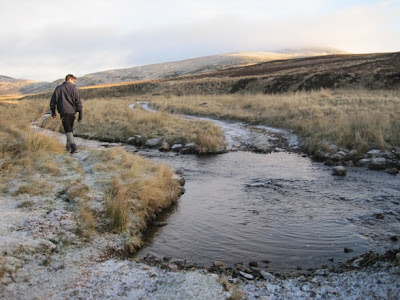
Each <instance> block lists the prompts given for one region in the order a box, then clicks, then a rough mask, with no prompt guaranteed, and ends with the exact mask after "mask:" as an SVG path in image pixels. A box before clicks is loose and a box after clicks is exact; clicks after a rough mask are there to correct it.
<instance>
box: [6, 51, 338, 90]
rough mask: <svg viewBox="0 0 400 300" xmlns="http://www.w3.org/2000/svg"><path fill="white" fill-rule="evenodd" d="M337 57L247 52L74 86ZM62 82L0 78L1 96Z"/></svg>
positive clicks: (86, 79)
mask: <svg viewBox="0 0 400 300" xmlns="http://www.w3.org/2000/svg"><path fill="white" fill-rule="evenodd" d="M338 53H343V51H340V50H336V49H329V48H310V49H288V50H283V51H281V52H262V51H249V52H237V53H228V54H222V55H212V56H205V57H199V58H192V59H186V60H181V61H174V62H165V63H158V64H152V65H145V66H140V67H133V68H126V69H115V70H108V71H102V72H96V73H91V74H88V75H85V76H83V77H80V78H79V80H78V82H77V85H78V87H86V86H95V85H104V84H113V83H123V82H131V81H142V80H156V79H165V78H176V77H179V76H184V75H196V74H207V73H210V72H215V71H219V70H224V69H228V68H234V67H242V66H249V65H254V64H258V63H260V62H267V61H273V60H287V59H291V58H298V57H311V56H320V55H329V54H338ZM62 81H63V79H57V80H55V81H53V82H51V83H49V82H38V81H32V80H19V79H14V78H11V77H7V76H0V95H4V94H35V93H41V92H46V91H51V90H53V89H54V88H55V87H56V86H57V85H58V84H59V83H61V82H62Z"/></svg>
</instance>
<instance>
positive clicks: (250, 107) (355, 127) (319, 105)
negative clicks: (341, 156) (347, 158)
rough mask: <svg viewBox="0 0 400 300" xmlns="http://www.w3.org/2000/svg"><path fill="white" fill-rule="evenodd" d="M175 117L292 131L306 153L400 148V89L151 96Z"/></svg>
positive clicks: (153, 101) (157, 104)
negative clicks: (204, 117)
mask: <svg viewBox="0 0 400 300" xmlns="http://www.w3.org/2000/svg"><path fill="white" fill-rule="evenodd" d="M151 100H152V103H153V104H154V105H155V106H156V107H157V108H159V109H161V110H166V111H169V112H172V113H185V114H194V115H207V116H213V117H215V118H221V119H232V120H240V121H244V122H248V123H252V124H264V125H268V126H273V127H278V128H284V129H290V130H293V132H294V133H296V134H298V135H299V136H300V137H301V138H303V139H304V140H305V141H306V143H307V147H308V151H310V152H313V151H316V150H319V149H322V150H327V148H328V146H329V144H331V143H334V144H336V145H338V146H339V147H343V148H347V149H355V150H358V151H360V152H361V153H363V152H365V151H368V150H370V149H373V148H378V149H381V150H384V149H389V148H391V147H400V118H399V115H400V91H398V90H396V91H367V90H334V91H331V90H320V91H315V92H298V93H288V94H276V95H264V94H262V95H261V94H258V95H250V94H243V95H218V96H205V95H193V96H182V97H168V98H165V97H153V98H152V99H151Z"/></svg>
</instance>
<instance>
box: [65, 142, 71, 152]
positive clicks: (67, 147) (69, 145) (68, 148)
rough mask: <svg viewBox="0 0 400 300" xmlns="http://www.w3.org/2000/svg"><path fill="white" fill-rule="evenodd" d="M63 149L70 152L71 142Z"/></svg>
mask: <svg viewBox="0 0 400 300" xmlns="http://www.w3.org/2000/svg"><path fill="white" fill-rule="evenodd" d="M65 150H67V152H70V151H71V144H69V143H67V144H66V145H65Z"/></svg>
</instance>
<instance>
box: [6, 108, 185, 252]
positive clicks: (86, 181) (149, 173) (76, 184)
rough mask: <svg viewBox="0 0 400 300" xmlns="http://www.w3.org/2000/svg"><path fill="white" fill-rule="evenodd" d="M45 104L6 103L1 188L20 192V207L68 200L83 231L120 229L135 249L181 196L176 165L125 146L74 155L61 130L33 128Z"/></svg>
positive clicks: (88, 235)
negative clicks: (50, 132) (158, 217)
mask: <svg viewBox="0 0 400 300" xmlns="http://www.w3.org/2000/svg"><path fill="white" fill-rule="evenodd" d="M41 104H43V103H41V102H40V101H15V102H14V101H13V102H0V113H1V115H2V119H1V120H0V194H3V195H7V196H11V197H14V199H15V203H16V208H21V209H31V210H34V209H39V207H40V209H43V207H45V208H46V209H47V211H51V210H52V209H54V208H55V207H60V205H61V206H63V205H64V204H65V207H66V209H70V210H73V211H74V214H75V218H76V219H75V221H76V224H77V232H78V233H79V234H80V235H81V236H82V237H84V238H85V239H86V238H91V237H92V236H95V235H97V234H102V233H104V232H111V233H117V234H122V236H123V237H124V241H125V247H126V250H128V251H129V252H134V251H135V249H136V248H138V247H140V246H141V243H142V240H141V233H142V232H143V230H145V229H146V227H147V224H148V222H149V221H151V220H152V219H154V217H155V216H156V215H157V213H159V212H160V211H161V210H163V209H165V208H167V207H169V206H170V205H171V204H172V203H173V202H174V201H176V200H177V199H178V198H179V196H180V193H181V187H180V185H179V183H178V181H177V180H176V179H175V178H174V174H173V171H172V169H171V168H170V167H168V166H166V165H159V164H155V163H153V162H151V161H150V160H147V159H144V158H142V157H140V156H138V155H134V154H131V153H128V152H126V151H124V150H122V149H120V148H115V149H110V150H84V149H82V152H81V153H78V154H77V155H75V156H71V155H69V154H68V153H66V152H65V150H64V145H63V144H61V143H60V142H59V140H58V139H57V138H56V137H55V136H52V135H48V134H44V133H43V132H42V131H41V130H39V129H34V128H31V126H30V124H31V122H32V121H33V120H35V119H37V118H39V117H40V116H41V115H42V114H43V110H45V109H46V108H47V106H48V101H46V103H45V106H43V105H41ZM57 122H59V121H57ZM50 125H51V124H50ZM83 165H85V167H83ZM1 255H2V254H1V253H0V257H1Z"/></svg>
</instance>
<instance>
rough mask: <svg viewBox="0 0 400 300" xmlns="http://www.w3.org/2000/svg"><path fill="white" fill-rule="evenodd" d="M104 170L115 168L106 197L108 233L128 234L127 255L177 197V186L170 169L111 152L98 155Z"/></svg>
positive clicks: (124, 152) (112, 150) (127, 154)
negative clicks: (144, 231)
mask: <svg viewBox="0 0 400 300" xmlns="http://www.w3.org/2000/svg"><path fill="white" fill-rule="evenodd" d="M101 155H102V156H103V157H102V161H104V167H105V169H108V166H118V167H117V168H115V167H114V168H112V169H116V170H117V171H116V172H114V176H113V178H112V179H111V181H110V183H109V188H108V189H107V192H106V195H105V211H106V216H107V217H108V219H109V220H110V223H109V224H110V226H109V229H110V230H112V231H115V232H128V233H129V238H128V239H127V248H128V249H129V251H130V252H133V251H134V249H136V248H137V247H139V246H140V244H141V242H140V239H138V238H137V237H138V234H140V233H141V232H142V231H143V230H145V229H146V227H147V224H148V222H149V221H151V220H152V219H154V218H155V216H156V215H157V214H158V213H159V212H161V210H163V209H165V208H167V207H169V206H170V205H171V204H172V203H173V202H175V201H176V200H177V199H178V198H179V196H180V186H179V183H178V182H177V180H175V179H174V176H173V175H174V174H173V171H172V170H171V168H170V167H169V166H166V165H158V164H155V163H153V162H151V161H148V160H146V159H144V158H142V157H140V156H138V155H134V154H131V153H128V152H126V151H124V150H123V149H121V148H114V149H111V150H110V151H107V152H103V153H102V154H101Z"/></svg>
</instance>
